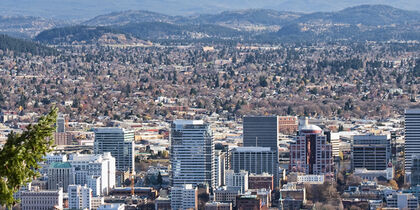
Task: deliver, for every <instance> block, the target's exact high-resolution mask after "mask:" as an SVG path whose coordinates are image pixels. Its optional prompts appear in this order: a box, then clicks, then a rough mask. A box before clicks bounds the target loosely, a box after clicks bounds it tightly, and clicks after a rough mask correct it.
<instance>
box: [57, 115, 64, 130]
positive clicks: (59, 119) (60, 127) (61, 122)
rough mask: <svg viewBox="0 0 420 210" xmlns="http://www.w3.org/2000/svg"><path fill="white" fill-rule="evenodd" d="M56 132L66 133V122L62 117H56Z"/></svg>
mask: <svg viewBox="0 0 420 210" xmlns="http://www.w3.org/2000/svg"><path fill="white" fill-rule="evenodd" d="M56 125H57V127H56V132H57V133H64V132H66V120H65V118H64V116H58V117H57V122H56Z"/></svg>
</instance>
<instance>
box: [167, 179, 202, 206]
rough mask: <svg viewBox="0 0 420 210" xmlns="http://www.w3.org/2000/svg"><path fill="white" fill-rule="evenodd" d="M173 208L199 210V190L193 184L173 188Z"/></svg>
mask: <svg viewBox="0 0 420 210" xmlns="http://www.w3.org/2000/svg"><path fill="white" fill-rule="evenodd" d="M171 208H172V209H173V210H183V209H198V190H197V187H195V186H194V187H193V185H192V184H186V185H183V186H177V187H172V188H171Z"/></svg>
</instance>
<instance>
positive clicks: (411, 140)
mask: <svg viewBox="0 0 420 210" xmlns="http://www.w3.org/2000/svg"><path fill="white" fill-rule="evenodd" d="M417 154H420V109H408V110H405V171H406V172H411V166H412V164H413V162H412V156H413V155H417Z"/></svg>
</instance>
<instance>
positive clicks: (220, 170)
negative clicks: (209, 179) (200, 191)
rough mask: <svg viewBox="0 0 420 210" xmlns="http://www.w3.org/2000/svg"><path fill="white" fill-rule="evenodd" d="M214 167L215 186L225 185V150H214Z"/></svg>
mask: <svg viewBox="0 0 420 210" xmlns="http://www.w3.org/2000/svg"><path fill="white" fill-rule="evenodd" d="M214 169H215V173H214V174H215V178H214V180H215V186H216V187H220V186H223V185H225V170H226V152H224V151H222V150H215V153H214Z"/></svg>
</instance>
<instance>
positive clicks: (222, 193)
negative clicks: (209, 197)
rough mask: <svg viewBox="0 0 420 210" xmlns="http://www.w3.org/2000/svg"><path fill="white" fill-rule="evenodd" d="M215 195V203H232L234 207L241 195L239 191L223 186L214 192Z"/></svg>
mask: <svg viewBox="0 0 420 210" xmlns="http://www.w3.org/2000/svg"><path fill="white" fill-rule="evenodd" d="M213 193H214V201H215V202H222V203H232V206H236V196H238V195H239V190H237V189H229V188H227V187H226V186H223V187H220V188H218V189H216V190H214V191H213Z"/></svg>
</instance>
